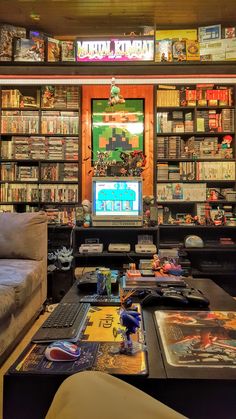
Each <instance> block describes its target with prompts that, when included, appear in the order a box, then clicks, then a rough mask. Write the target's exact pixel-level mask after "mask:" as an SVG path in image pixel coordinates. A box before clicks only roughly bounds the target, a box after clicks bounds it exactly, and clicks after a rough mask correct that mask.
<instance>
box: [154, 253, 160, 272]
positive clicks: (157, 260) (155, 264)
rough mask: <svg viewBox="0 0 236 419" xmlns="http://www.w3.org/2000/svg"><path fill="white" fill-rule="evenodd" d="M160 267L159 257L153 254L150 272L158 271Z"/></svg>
mask: <svg viewBox="0 0 236 419" xmlns="http://www.w3.org/2000/svg"><path fill="white" fill-rule="evenodd" d="M160 267H161V263H160V259H159V256H158V255H157V254H155V255H153V260H152V270H153V271H157V270H159V269H160Z"/></svg>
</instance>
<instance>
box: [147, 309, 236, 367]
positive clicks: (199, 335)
mask: <svg viewBox="0 0 236 419" xmlns="http://www.w3.org/2000/svg"><path fill="white" fill-rule="evenodd" d="M155 320H156V325H157V330H158V334H159V337H160V341H161V344H162V348H163V352H164V355H165V357H166V361H167V363H168V364H169V365H171V366H174V367H201V368H204V367H207V368H209V367H215V368H216V367H217V368H220V367H222V368H223V367H230V368H235V367H236V312H234V311H185V310H182V311H156V312H155Z"/></svg>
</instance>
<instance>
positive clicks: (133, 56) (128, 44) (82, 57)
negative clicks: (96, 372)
mask: <svg viewBox="0 0 236 419" xmlns="http://www.w3.org/2000/svg"><path fill="white" fill-rule="evenodd" d="M76 47H77V49H76V61H84V62H86V61H87V62H93V61H113V62H114V61H153V58H154V39H153V38H150V37H143V38H139V37H137V38H133V39H130V38H129V39H124V38H121V39H109V40H96V41H91V40H88V41H82V40H77V41H76Z"/></svg>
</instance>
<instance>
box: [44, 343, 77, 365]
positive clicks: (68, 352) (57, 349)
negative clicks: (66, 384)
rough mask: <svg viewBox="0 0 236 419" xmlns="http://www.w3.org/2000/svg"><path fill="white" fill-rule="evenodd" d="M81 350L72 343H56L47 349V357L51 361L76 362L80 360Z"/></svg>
mask: <svg viewBox="0 0 236 419" xmlns="http://www.w3.org/2000/svg"><path fill="white" fill-rule="evenodd" d="M80 354H81V349H80V348H79V347H78V346H77V345H75V344H74V343H72V342H67V341H59V340H58V341H56V342H53V343H51V344H50V345H48V346H47V348H46V349H45V353H44V355H45V357H46V358H47V359H48V360H49V361H75V360H76V359H78V358H79V356H80Z"/></svg>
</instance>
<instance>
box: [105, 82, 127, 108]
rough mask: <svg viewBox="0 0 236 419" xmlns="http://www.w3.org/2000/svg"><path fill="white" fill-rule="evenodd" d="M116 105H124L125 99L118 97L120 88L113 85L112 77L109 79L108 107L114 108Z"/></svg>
mask: <svg viewBox="0 0 236 419" xmlns="http://www.w3.org/2000/svg"><path fill="white" fill-rule="evenodd" d="M117 103H125V99H124V98H123V96H121V95H120V88H119V87H117V86H116V85H115V79H114V77H113V78H112V79H111V91H110V98H109V100H108V105H110V106H114V105H116V104H117Z"/></svg>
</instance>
